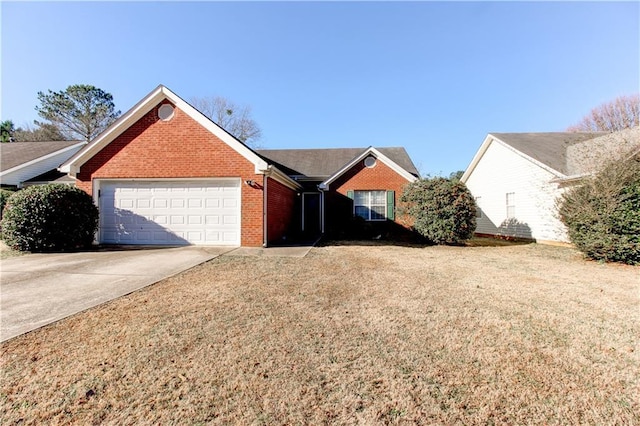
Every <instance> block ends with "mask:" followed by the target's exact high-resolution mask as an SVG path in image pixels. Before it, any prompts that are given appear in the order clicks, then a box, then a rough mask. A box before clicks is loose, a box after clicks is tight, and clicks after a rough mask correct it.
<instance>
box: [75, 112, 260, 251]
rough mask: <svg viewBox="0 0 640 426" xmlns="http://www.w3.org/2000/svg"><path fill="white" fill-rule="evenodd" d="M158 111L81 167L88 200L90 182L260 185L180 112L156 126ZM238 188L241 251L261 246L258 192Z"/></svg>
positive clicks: (247, 165) (250, 169)
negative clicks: (229, 180)
mask: <svg viewBox="0 0 640 426" xmlns="http://www.w3.org/2000/svg"><path fill="white" fill-rule="evenodd" d="M163 103H169V102H168V101H164V102H163ZM159 106H160V104H159V105H158V106H156V107H155V108H153V109H152V110H151V111H150V112H149V113H148V114H146V115H145V116H144V117H142V118H141V119H140V120H138V121H137V122H136V123H134V124H133V125H132V126H131V127H129V128H128V129H127V130H126V131H125V132H123V133H122V134H121V135H120V136H118V137H117V138H116V139H115V140H114V141H112V142H111V143H110V144H109V145H107V146H106V147H105V148H104V149H102V151H100V152H99V153H98V154H96V155H95V156H94V157H93V158H91V159H90V160H89V161H87V162H86V163H85V164H83V165H82V167H81V170H80V173H79V174H78V176H77V178H78V180H77V181H76V185H77V186H78V187H79V188H81V189H83V190H84V191H86V192H87V193H89V194H91V192H92V179H108V178H211V177H240V178H241V179H242V181H243V182H244V181H245V180H248V179H251V180H254V181H256V182H258V183H261V184H262V183H263V176H262V175H256V174H255V171H254V165H253V164H252V163H251V162H249V161H248V160H247V159H245V158H244V157H242V156H241V155H240V154H238V153H237V152H236V151H234V150H233V149H232V148H231V147H229V145H227V144H226V143H224V142H222V141H221V140H220V139H219V138H217V137H216V136H215V135H213V134H212V133H210V132H209V131H208V130H206V129H205V128H204V127H202V126H201V125H200V124H199V123H197V122H196V121H195V120H193V119H192V118H191V117H189V116H188V115H187V114H186V113H184V112H183V111H181V110H180V109H178V108H176V109H175V114H174V116H173V118H172V119H171V120H169V121H162V120H160V119H159V118H158V113H157V111H158V107H159ZM241 188H242V189H241V191H242V217H241V221H242V222H241V223H242V230H241V234H242V237H241V239H242V245H246V246H260V245H262V240H263V232H262V229H263V228H262V221H263V217H262V216H263V215H262V213H263V203H262V190H261V189H256V188H252V187H249V186H247V185H244V184H243V185H242V186H241Z"/></svg>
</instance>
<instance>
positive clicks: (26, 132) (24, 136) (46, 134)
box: [13, 123, 68, 142]
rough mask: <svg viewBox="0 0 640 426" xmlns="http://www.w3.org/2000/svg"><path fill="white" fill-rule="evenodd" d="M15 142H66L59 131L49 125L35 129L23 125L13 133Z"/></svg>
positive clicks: (42, 125) (44, 124)
mask: <svg viewBox="0 0 640 426" xmlns="http://www.w3.org/2000/svg"><path fill="white" fill-rule="evenodd" d="M13 139H14V141H15V142H49V141H64V140H67V139H68V138H66V137H65V136H64V135H63V134H62V132H60V129H58V127H56V126H55V125H53V124H50V123H42V124H40V125H39V126H37V127H32V126H30V125H28V124H25V125H24V127H18V128H17V129H15V131H14V132H13Z"/></svg>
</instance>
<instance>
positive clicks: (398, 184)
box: [325, 160, 409, 233]
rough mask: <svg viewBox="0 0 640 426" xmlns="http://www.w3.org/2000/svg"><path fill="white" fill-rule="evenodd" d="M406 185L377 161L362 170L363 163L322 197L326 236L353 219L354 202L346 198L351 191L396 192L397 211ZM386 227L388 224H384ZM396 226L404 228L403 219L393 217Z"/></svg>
mask: <svg viewBox="0 0 640 426" xmlns="http://www.w3.org/2000/svg"><path fill="white" fill-rule="evenodd" d="M408 183H409V182H408V181H407V180H406V179H405V178H404V177H402V176H400V175H399V174H398V173H396V172H395V171H394V170H393V169H391V168H390V167H389V166H387V165H386V164H384V163H383V162H382V161H380V160H377V161H376V165H375V167H373V168H368V167H365V165H364V161H361V162H359V163H358V164H356V165H354V166H353V167H352V168H351V170H348V171H347V172H346V173H344V174H343V175H342V176H340V177H339V178H338V179H337V180H335V181H334V182H333V183H331V184H330V185H329V189H330V190H329V191H328V193H327V194H326V195H325V200H326V206H327V207H326V210H325V214H326V216H325V221H326V222H325V223H326V225H327V227H328V228H329V229H328V232H329V233H330V232H331V231H332V230H335V229H340V228H342V227H344V225H345V223H347V222H348V221H349V220H350V219H351V218H352V216H353V202H352V201H351V200H350V199H348V198H347V191H350V190H355V191H357V190H372V191H373V190H386V191H389V190H392V191H395V203H394V204H395V206H396V207H397V206H398V204H399V201H400V197H401V196H402V191H403V189H404V187H405V185H407V184H408ZM387 222H388V223H389V221H387ZM394 222H395V223H398V224H399V225H402V227H406V223H407V222H406V218H402V217H400V215H398V214H396V215H395V219H394ZM370 223H371V224H372V226H382V223H380V222H377V223H376V222H370Z"/></svg>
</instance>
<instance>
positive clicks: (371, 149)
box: [318, 146, 417, 191]
mask: <svg viewBox="0 0 640 426" xmlns="http://www.w3.org/2000/svg"><path fill="white" fill-rule="evenodd" d="M370 154H372V155H373V156H374V157H376V159H378V160H380V161H382V162H383V163H384V164H386V165H387V166H388V167H389V168H390V169H391V170H393V171H394V172H396V173H397V174H399V175H400V176H402V177H403V178H405V179H406V180H407V181H409V182H414V181H415V180H416V179H417V178H416V177H415V176H414V175H412V174H411V173H409V172H408V171H406V170H405V169H404V168H402V167H400V166H399V165H398V163H396V162H395V161H393V160H391V159H390V158H389V157H387V156H386V155H384V154H383V153H381V152H380V151H378V150H377V149H375V148H374V147H372V146H370V147H369V148H367V149H365V150H364V151H363V152H362V154H360V155H358V156H357V157H356V158H354V159H353V160H351V161H350V162H348V163H347V164H346V165H345V166H343V167H342V168H341V169H340V170H338V171H337V172H336V173H334V174H333V175H331V176H329V178H328V179H327V180H325V181H324V182H322V183H321V184H320V185H318V188H320V189H321V190H323V191H326V190H328V189H329V185H331V183H332V182H333V181H335V180H336V179H338V178H339V177H340V176H342V175H343V174H344V173H346V172H347V171H348V170H349V169H351V168H352V167H353V166H355V165H356V164H358V162H360V161H362V160H364V159H365V158H366V157H367V156H368V155H370Z"/></svg>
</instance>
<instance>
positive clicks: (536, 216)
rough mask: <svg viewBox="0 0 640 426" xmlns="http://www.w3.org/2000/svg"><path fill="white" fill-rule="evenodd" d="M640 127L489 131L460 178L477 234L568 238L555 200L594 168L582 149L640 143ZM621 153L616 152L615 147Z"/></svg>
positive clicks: (626, 146) (542, 238)
mask: <svg viewBox="0 0 640 426" xmlns="http://www.w3.org/2000/svg"><path fill="white" fill-rule="evenodd" d="M639 136H640V132H639V128H635V129H630V130H627V131H623V132H618V133H614V134H603V133H564V132H563V133H493V134H489V135H487V137H486V138H485V140H484V142H483V143H482V145H481V147H480V149H479V150H478V152H477V153H476V155H475V156H474V158H473V160H472V161H471V163H470V164H469V167H467V169H466V171H465V173H464V175H463V176H462V179H461V180H462V182H464V183H465V184H466V185H467V187H468V188H469V190H470V191H471V193H472V194H473V196H474V197H475V198H476V203H477V205H478V207H479V210H480V211H479V212H478V215H477V216H478V217H477V228H476V233H477V234H479V235H491V236H501V237H515V238H526V239H532V240H536V241H538V242H568V237H567V233H566V228H565V227H564V225H563V224H562V223H561V222H560V220H559V218H558V216H557V207H556V200H557V199H558V197H559V196H560V194H561V193H562V191H564V190H565V188H567V187H568V186H569V185H572V184H576V182H579V178H580V177H584V176H586V175H588V174H590V173H593V172H594V168H593V167H591V166H592V165H593V162H590V164H589V166H590V167H589V168H587V167H586V165H585V164H584V163H585V162H584V161H583V160H582V159H583V158H584V151H585V149H580V146H583V145H584V147H586V148H587V149H588V150H589V151H593V147H595V146H606V147H607V150H609V149H610V148H611V147H612V146H613V145H612V144H616V147H624V149H627V148H628V146H631V145H634V144H635V145H638V144H639V143H640V142H638V140H639V139H640V137H639ZM618 151H619V150H618Z"/></svg>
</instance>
